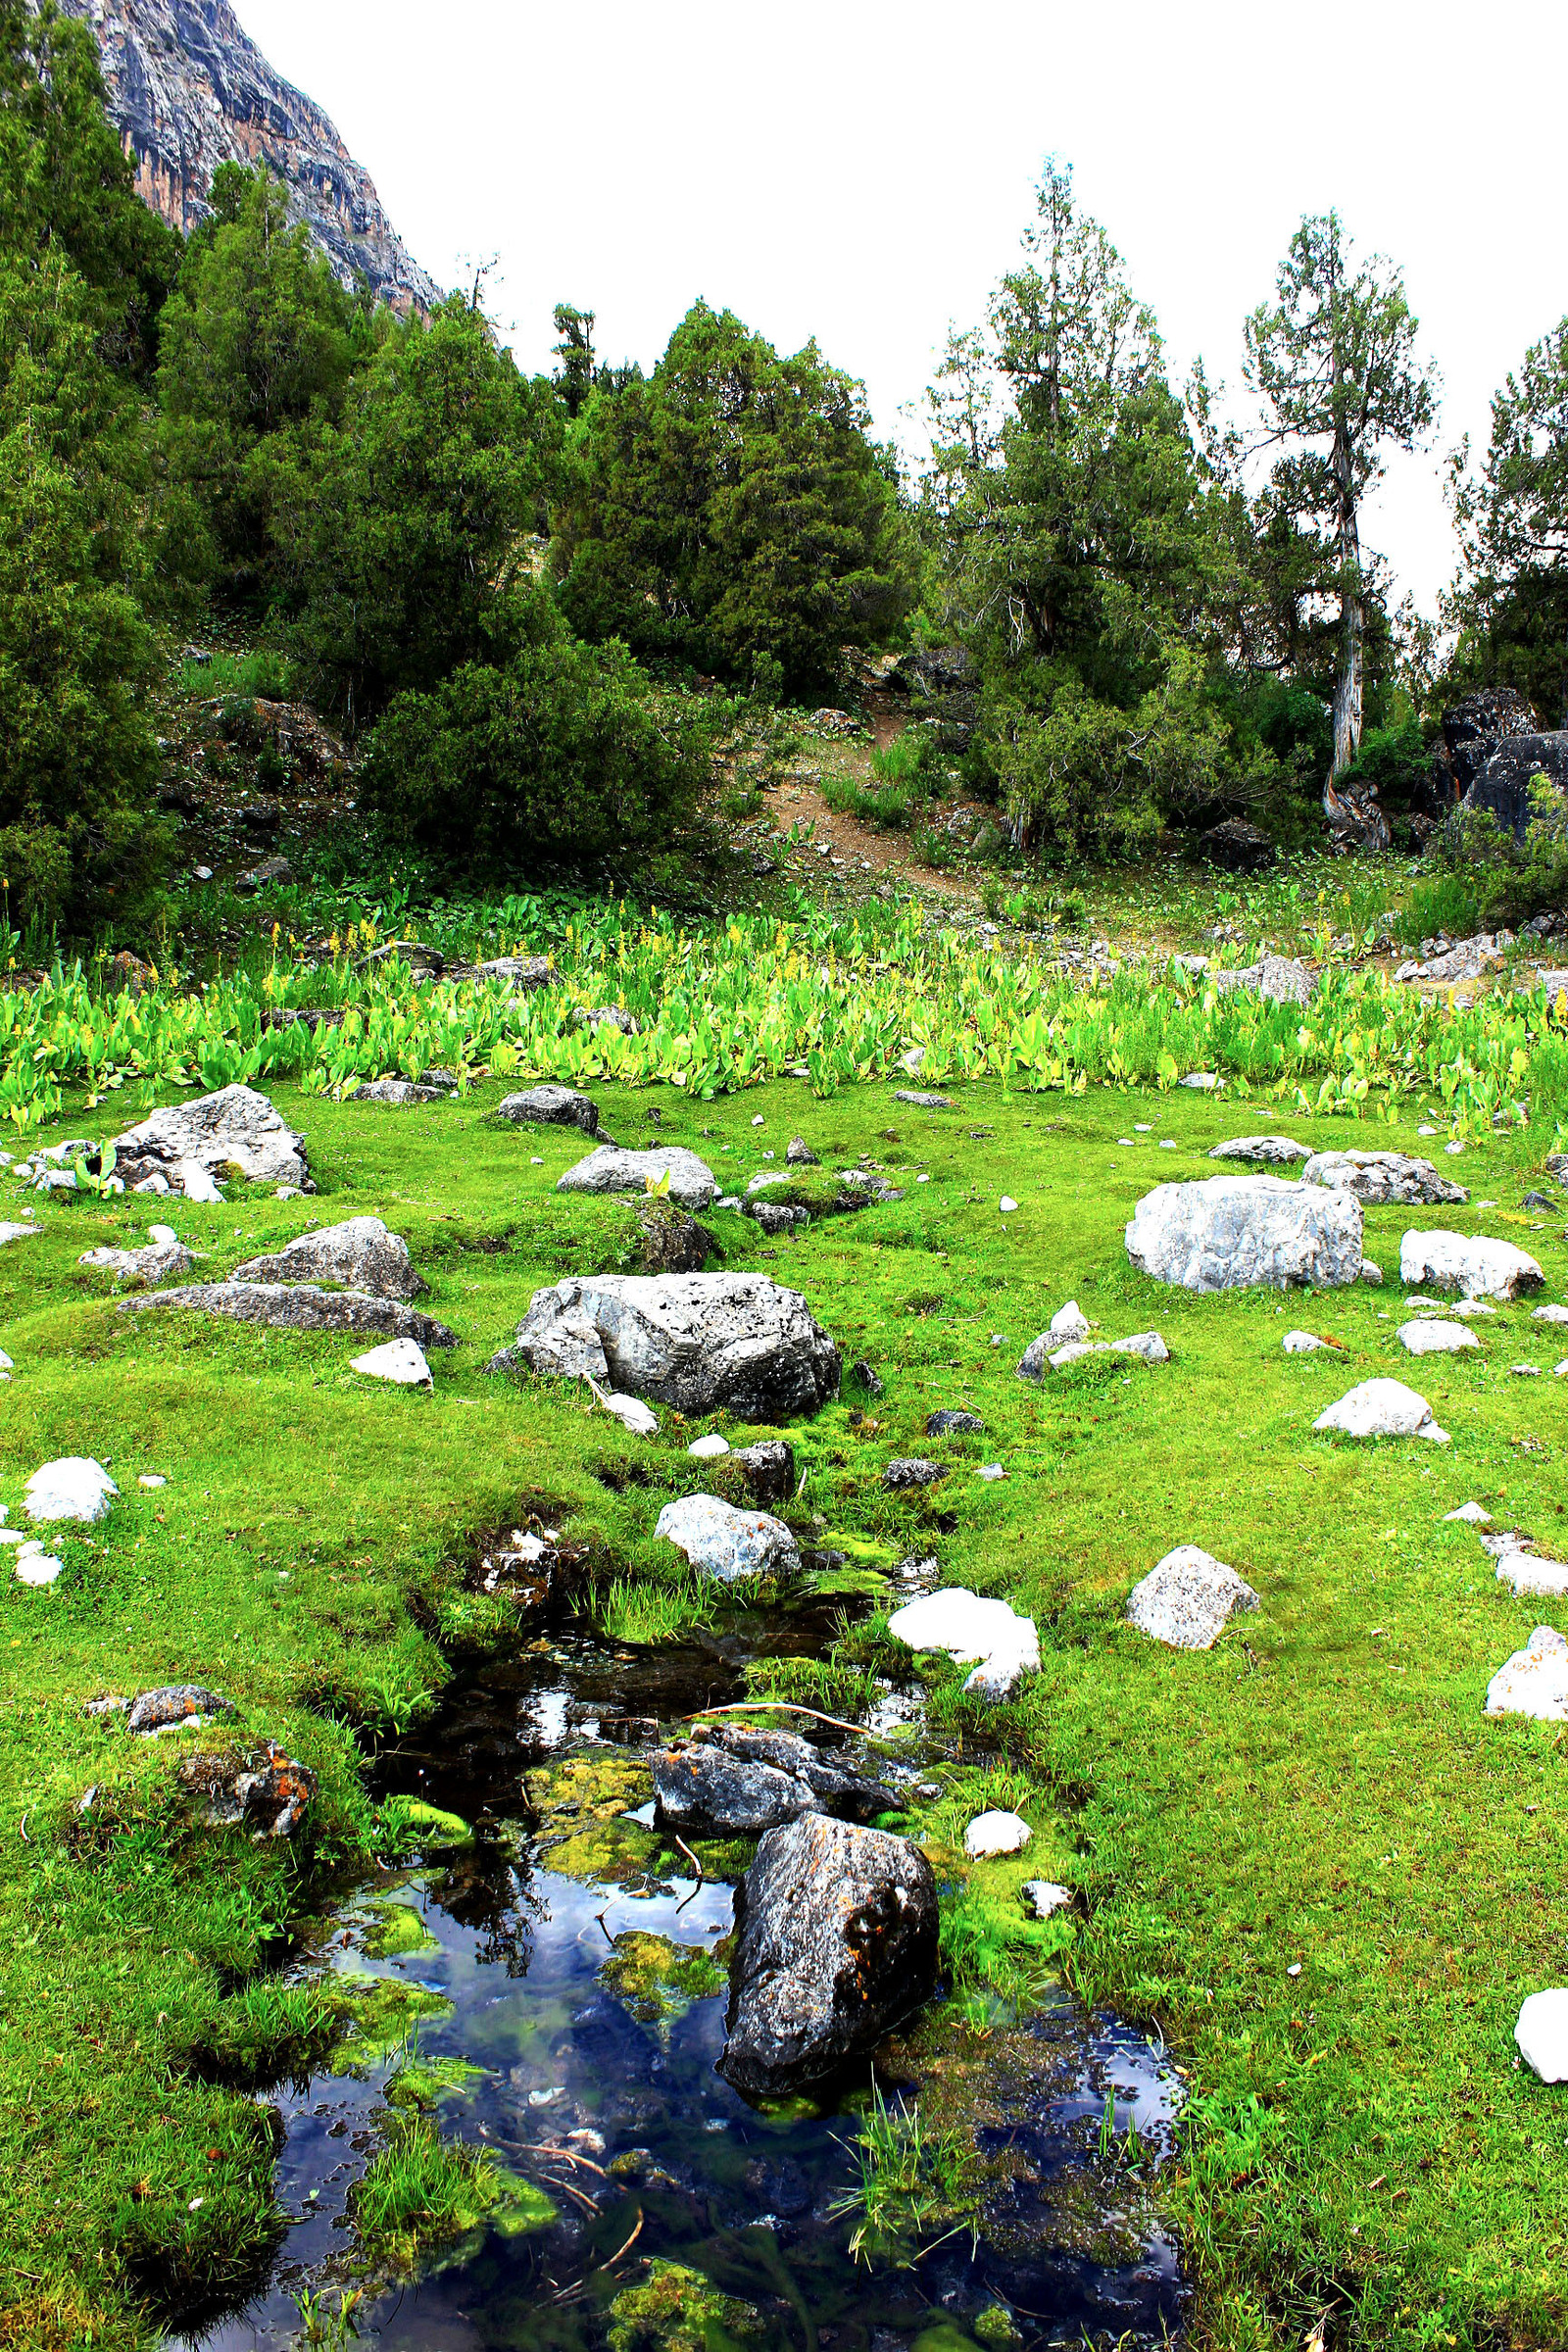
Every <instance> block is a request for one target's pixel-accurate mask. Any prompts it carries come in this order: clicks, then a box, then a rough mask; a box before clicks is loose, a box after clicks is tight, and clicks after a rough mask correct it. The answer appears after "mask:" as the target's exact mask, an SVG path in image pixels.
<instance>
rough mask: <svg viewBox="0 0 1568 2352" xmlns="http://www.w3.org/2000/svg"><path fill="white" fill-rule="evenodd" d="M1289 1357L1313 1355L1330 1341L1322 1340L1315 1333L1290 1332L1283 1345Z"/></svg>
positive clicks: (1286, 1335)
mask: <svg viewBox="0 0 1568 2352" xmlns="http://www.w3.org/2000/svg"><path fill="white" fill-rule="evenodd" d="M1281 1345H1282V1346H1283V1348H1284V1349H1285V1352H1286V1354H1287V1355H1313V1354H1315V1353H1316V1351H1317V1349H1318V1348H1327V1347H1328V1341H1327V1340H1320V1339H1319V1338H1318V1336H1317V1333H1316V1332H1315V1331H1288V1332H1287V1333H1286V1334H1285V1338H1284V1340H1283V1342H1282V1343H1281Z"/></svg>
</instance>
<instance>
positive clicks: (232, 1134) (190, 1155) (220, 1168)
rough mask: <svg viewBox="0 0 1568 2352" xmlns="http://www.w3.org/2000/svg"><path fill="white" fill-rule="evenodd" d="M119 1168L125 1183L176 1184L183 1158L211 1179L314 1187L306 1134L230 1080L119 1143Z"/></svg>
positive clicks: (158, 1113)
mask: <svg viewBox="0 0 1568 2352" xmlns="http://www.w3.org/2000/svg"><path fill="white" fill-rule="evenodd" d="M114 1152H115V1172H116V1174H117V1175H119V1176H123V1178H124V1180H125V1183H126V1186H127V1187H129V1186H131V1185H135V1184H138V1183H140V1182H141V1181H142V1180H143V1179H144V1178H146V1177H149V1176H162V1177H164V1178H165V1179H166V1180H167V1181H168V1182H169V1184H170V1186H171V1188H172V1189H173V1190H178V1189H180V1187H179V1185H178V1183H177V1181H176V1179H177V1176H178V1171H179V1169H180V1167H181V1165H182V1163H184V1162H185V1161H188V1160H194V1161H196V1162H197V1163H198V1164H199V1165H200V1166H201V1167H203V1168H205V1169H206V1170H207V1172H208V1174H209V1175H210V1176H212V1177H215V1178H216V1177H219V1176H223V1175H226V1174H229V1173H234V1174H237V1175H240V1176H243V1177H244V1178H246V1179H247V1181H248V1182H250V1183H252V1184H294V1185H298V1186H299V1188H300V1190H301V1191H302V1192H314V1191H315V1190H316V1187H315V1185H314V1184H313V1183H312V1182H311V1178H310V1171H309V1168H308V1166H307V1163H306V1155H305V1138H304V1137H303V1136H302V1135H296V1134H295V1132H294V1130H293V1129H292V1128H291V1127H289V1126H287V1125H285V1123H284V1121H283V1120H282V1119H281V1118H280V1117H279V1116H278V1113H277V1112H276V1111H275V1110H274V1109H273V1108H272V1105H271V1103H269V1101H268V1099H267V1097H266V1096H265V1095H259V1094H257V1093H256V1092H255V1090H254V1089H253V1088H251V1087H248V1086H225V1087H222V1088H221V1089H220V1090H219V1092H218V1093H217V1094H214V1095H198V1096H197V1098H196V1100H195V1101H194V1102H193V1103H170V1104H169V1105H168V1106H167V1107H166V1108H165V1109H163V1110H155V1111H154V1112H153V1114H152V1116H151V1118H148V1119H143V1121H142V1122H141V1125H140V1126H139V1127H130V1128H127V1129H126V1131H125V1133H124V1134H123V1135H117V1136H116V1138H115V1143H114Z"/></svg>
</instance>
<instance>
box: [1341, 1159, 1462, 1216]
mask: <svg viewBox="0 0 1568 2352" xmlns="http://www.w3.org/2000/svg"><path fill="white" fill-rule="evenodd" d="M1301 1182H1302V1183H1303V1184H1321V1185H1325V1186H1327V1188H1328V1189H1329V1191H1330V1192H1336V1193H1353V1194H1354V1195H1355V1197H1356V1199H1357V1200H1358V1201H1365V1202H1367V1203H1369V1204H1372V1205H1378V1204H1386V1203H1388V1202H1391V1201H1392V1202H1394V1203H1395V1204H1396V1205H1398V1206H1401V1207H1407V1206H1412V1205H1414V1204H1415V1203H1416V1202H1417V1201H1422V1202H1453V1203H1457V1202H1460V1201H1468V1200H1469V1198H1470V1196H1469V1194H1468V1193H1467V1192H1466V1191H1465V1189H1464V1186H1463V1185H1462V1184H1450V1183H1449V1182H1448V1179H1447V1178H1446V1176H1440V1175H1439V1173H1438V1171H1437V1169H1436V1168H1435V1167H1434V1165H1433V1163H1432V1161H1431V1160H1430V1159H1416V1158H1414V1157H1412V1156H1411V1154H1410V1153H1408V1152H1314V1153H1313V1154H1312V1157H1311V1158H1310V1159H1309V1160H1308V1161H1307V1163H1306V1165H1305V1167H1304V1168H1303V1169H1302V1170H1301Z"/></svg>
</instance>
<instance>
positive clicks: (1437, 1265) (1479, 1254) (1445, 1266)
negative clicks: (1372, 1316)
mask: <svg viewBox="0 0 1568 2352" xmlns="http://www.w3.org/2000/svg"><path fill="white" fill-rule="evenodd" d="M1399 1280H1400V1281H1401V1282H1414V1283H1420V1284H1422V1285H1423V1286H1427V1287H1430V1288H1431V1289H1432V1290H1434V1291H1459V1292H1461V1293H1462V1294H1463V1296H1464V1297H1465V1298H1466V1299H1522V1298H1524V1297H1525V1296H1526V1294H1527V1293H1529V1292H1531V1291H1539V1290H1540V1289H1541V1287H1542V1285H1543V1283H1544V1281H1545V1276H1544V1274H1543V1273H1542V1270H1541V1267H1540V1265H1539V1264H1538V1263H1537V1261H1536V1259H1535V1258H1533V1257H1532V1256H1531V1255H1530V1254H1529V1252H1528V1251H1527V1250H1516V1249H1515V1248H1514V1246H1513V1244H1512V1242H1494V1241H1488V1240H1487V1239H1486V1238H1485V1237H1484V1236H1483V1235H1481V1234H1469V1233H1444V1232H1441V1231H1440V1232H1435V1233H1421V1232H1417V1231H1415V1230H1412V1231H1410V1232H1409V1233H1406V1234H1404V1235H1402V1236H1401V1237H1400V1241H1399Z"/></svg>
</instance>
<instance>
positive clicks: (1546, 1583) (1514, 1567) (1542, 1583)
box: [1497, 1551, 1568, 1600]
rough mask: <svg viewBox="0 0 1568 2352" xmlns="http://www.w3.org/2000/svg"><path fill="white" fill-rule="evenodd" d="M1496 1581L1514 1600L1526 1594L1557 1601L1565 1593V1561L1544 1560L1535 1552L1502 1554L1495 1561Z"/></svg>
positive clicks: (1567, 1585)
mask: <svg viewBox="0 0 1568 2352" xmlns="http://www.w3.org/2000/svg"><path fill="white" fill-rule="evenodd" d="M1497 1582H1498V1584H1499V1585H1506V1586H1507V1588H1508V1590H1509V1592H1510V1593H1513V1594H1514V1595H1515V1597H1516V1598H1522V1597H1523V1595H1524V1594H1526V1593H1532V1594H1540V1595H1544V1596H1546V1597H1548V1598H1550V1599H1552V1600H1560V1599H1561V1598H1562V1596H1563V1594H1564V1593H1568V1561H1563V1560H1548V1559H1544V1558H1543V1557H1542V1555H1541V1554H1540V1553H1539V1552H1534V1551H1505V1552H1504V1553H1503V1555H1502V1557H1501V1559H1500V1560H1499V1561H1498V1562H1497Z"/></svg>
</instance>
